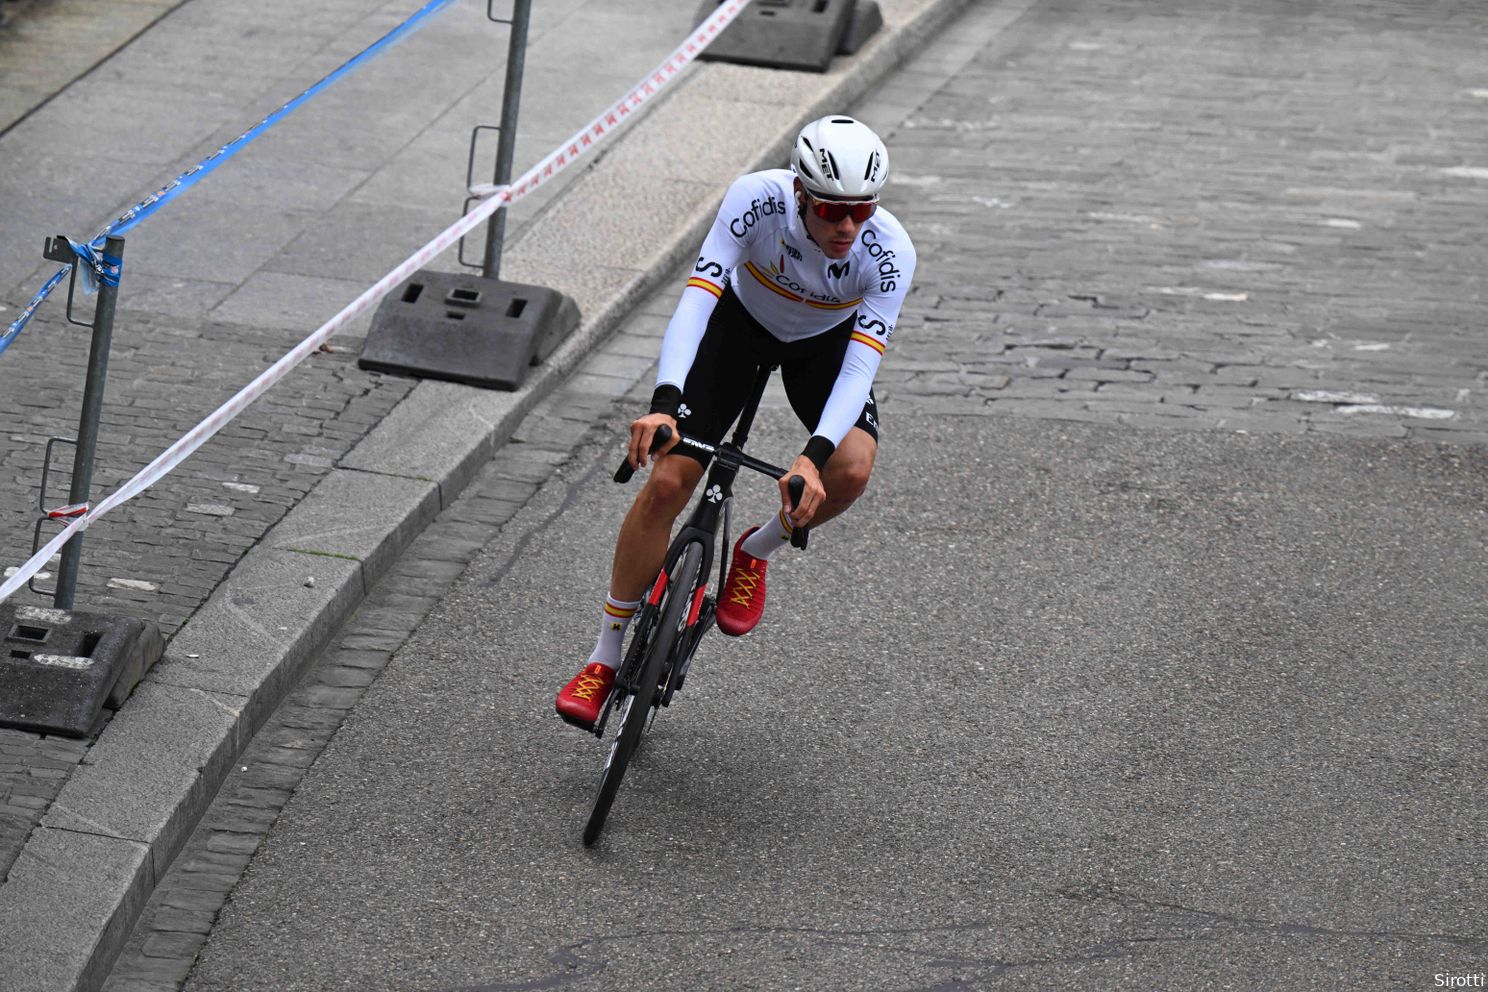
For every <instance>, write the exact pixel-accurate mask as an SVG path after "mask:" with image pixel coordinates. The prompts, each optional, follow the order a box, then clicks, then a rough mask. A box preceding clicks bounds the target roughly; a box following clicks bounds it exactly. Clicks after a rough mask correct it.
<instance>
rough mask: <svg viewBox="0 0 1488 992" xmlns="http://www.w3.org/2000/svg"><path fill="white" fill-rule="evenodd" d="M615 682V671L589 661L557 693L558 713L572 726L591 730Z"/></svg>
mask: <svg viewBox="0 0 1488 992" xmlns="http://www.w3.org/2000/svg"><path fill="white" fill-rule="evenodd" d="M614 684H615V670H614V669H613V668H609V667H606V666H605V665H601V664H600V663H599V662H597V661H591V662H590V663H589V664H587V665H585V666H584V670H583V671H581V672H580V673H579V674H577V675H575V676H574V677H573V680H572V681H570V682H569V683H568V685H566V686H564V687H563V689H562V690H561V691H560V692H559V693H558V715H559V716H561V717H563V719H564V720H566V721H567V722H569V723H571V724H573V725H574V726H575V727H583V728H584V729H585V730H593V729H594V721H596V720H598V719H599V711H600V710H601V709H602V708H603V707H604V704H605V700H606V699H608V698H609V696H610V688H611V687H612V686H614Z"/></svg>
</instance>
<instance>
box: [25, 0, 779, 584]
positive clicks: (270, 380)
mask: <svg viewBox="0 0 1488 992" xmlns="http://www.w3.org/2000/svg"><path fill="white" fill-rule="evenodd" d="M749 2H750V0H725V2H724V3H721V4H720V5H719V7H718V9H717V11H715V12H714V13H713V14H712V15H711V16H709V18H708V19H707V20H706V21H704V22H703V23H702V24H700V25H698V27H697V29H696V30H695V31H693V33H692V35H691V36H690V37H688V39H687V40H686V41H684V42H683V43H682V44H681V45H679V46H678V47H677V49H676V50H675V51H673V52H672V54H671V55H669V56H668V57H667V59H666V61H664V62H662V63H661V64H660V65H658V66H657V67H656V68H655V69H654V70H652V71H651V72H650V73H649V74H648V75H647V76H646V77H645V78H644V79H642V80H641V81H640V82H639V83H637V84H636V85H635V86H634V87H633V88H632V89H631V90H630V92H629V93H627V94H625V96H623V97H621V98H620V99H619V100H617V101H615V103H613V104H611V105H610V107H609V109H607V110H605V111H604V112H602V113H601V114H600V115H599V116H597V117H595V118H594V119H593V120H592V121H590V122H589V123H588V124H586V125H584V127H582V128H580V129H579V130H577V131H575V132H574V133H573V134H572V135H570V136H569V137H568V139H567V140H566V141H564V142H563V143H562V144H560V145H559V146H558V147H557V148H555V149H554V150H553V151H551V152H549V153H548V154H547V155H546V156H544V157H543V158H542V160H541V161H539V162H538V163H537V164H536V165H534V166H533V167H532V168H530V169H528V170H527V171H526V172H524V173H523V174H522V175H521V176H520V177H518V178H517V179H516V180H514V181H513V182H512V183H511V185H509V186H505V187H491V188H490V190H489V195H486V196H485V198H484V199H482V200H480V201H479V202H478V203H477V204H476V205H475V207H474V209H472V210H471V212H470V213H468V214H466V215H465V216H463V217H461V218H460V219H459V220H458V221H456V222H455V223H454V224H451V225H450V226H449V227H447V228H446V229H445V230H444V231H443V232H441V233H440V234H438V235H436V236H435V237H434V239H433V240H432V241H430V242H429V243H428V244H426V245H424V246H423V247H422V248H420V249H419V250H418V251H416V252H414V253H413V254H412V255H410V256H408V258H407V259H405V260H404V261H403V263H402V264H401V265H399V266H398V267H397V268H395V269H393V270H392V271H391V272H389V273H388V274H387V275H385V276H383V277H382V278H381V279H379V280H377V282H375V283H374V284H372V286H370V287H368V288H367V289H366V290H365V291H364V292H363V293H362V294H361V295H360V296H358V297H357V298H356V299H355V300H352V301H351V302H350V303H348V304H347V305H346V306H345V308H343V309H342V310H341V312H340V313H338V314H336V316H334V317H332V318H331V319H330V320H328V321H326V322H325V323H324V324H322V325H321V326H320V328H319V329H318V330H317V331H315V333H313V334H311V335H310V336H309V337H307V338H306V339H305V340H303V341H301V342H300V343H299V344H297V345H296V346H295V347H294V348H293V349H291V350H290V351H289V352H288V353H287V354H286V355H285V356H284V357H283V358H281V359H279V360H278V361H277V362H275V363H274V364H273V365H271V366H269V367H268V368H267V369H265V370H264V371H263V372H262V373H261V374H260V375H259V376H258V378H256V379H254V380H253V381H252V382H250V383H249V384H248V385H246V386H244V387H243V388H242V389H240V390H239V391H238V392H237V394H236V395H234V396H233V397H232V399H230V400H228V401H227V402H226V403H224V404H222V405H221V406H220V407H218V408H217V409H216V410H215V411H213V412H212V413H211V414H210V415H209V416H208V417H207V418H206V419H205V420H203V421H202V422H201V423H199V424H197V425H196V426H195V427H193V428H192V429H191V430H190V431H187V432H186V434H185V435H184V436H183V437H182V438H181V439H180V440H179V441H177V442H176V443H175V444H173V445H171V446H170V447H169V448H167V449H166V450H165V451H163V452H161V453H160V455H159V456H158V457H156V459H155V460H154V461H152V462H151V463H150V464H148V465H146V466H145V467H144V468H142V469H140V471H139V472H138V473H137V474H136V475H135V476H134V477H133V478H132V479H130V480H129V481H127V482H125V483H124V484H123V485H121V486H120V487H119V488H118V489H116V490H114V491H113V492H112V493H110V494H109V495H108V496H107V497H105V498H104V499H102V500H100V501H99V502H98V504H97V505H96V506H94V507H93V509H91V510H89V511H88V512H87V513H86V514H84V515H82V516H80V517H74V518H73V519H72V522H71V523H69V524H68V525H67V526H66V527H65V528H63V529H62V531H61V532H60V533H58V534H57V536H56V537H54V538H52V539H51V540H50V541H48V542H47V544H46V546H45V547H43V548H42V549H41V550H40V551H38V552H36V554H34V555H32V556H31V558H30V559H29V560H28V561H27V562H26V563H25V564H24V565H22V566H21V567H20V568H19V569H17V570H16V572H15V574H14V575H12V576H11V577H10V578H8V579H6V580H5V582H4V583H3V584H0V603H3V602H5V600H7V599H9V598H10V596H11V595H12V594H13V593H15V591H16V590H17V589H19V588H20V587H21V586H23V585H25V584H26V583H27V582H29V581H30V579H31V577H32V576H33V575H35V574H36V573H37V572H39V571H40V570H41V568H42V567H43V566H44V565H45V564H46V563H47V562H48V561H49V560H50V559H51V557H52V556H53V555H54V554H56V553H57V552H58V551H59V550H61V548H62V546H63V545H64V544H66V543H67V541H68V539H69V538H70V537H72V535H73V534H75V533H77V532H78V531H82V530H87V529H88V526H89V525H90V524H92V523H93V521H95V520H97V519H98V518H99V517H102V516H103V515H104V514H106V513H108V512H109V511H110V510H112V509H114V508H115V507H116V506H119V505H120V504H121V503H125V502H127V501H129V500H131V499H133V498H134V497H136V496H138V495H139V494H140V493H142V492H144V491H145V490H146V489H148V488H150V487H151V486H153V485H154V484H155V483H156V482H159V481H160V480H161V479H162V478H164V477H165V476H166V475H168V474H169V473H170V472H171V471H173V470H174V469H175V468H176V466H177V465H179V464H181V462H183V461H185V460H186V459H187V458H188V457H189V456H190V455H191V454H192V453H193V452H194V451H196V449H198V448H200V447H201V446H202V445H203V444H205V443H206V442H207V440H208V439H209V438H211V437H212V435H214V434H216V433H217V432H218V431H220V430H222V428H223V427H226V426H227V425H228V424H229V423H230V422H231V421H232V420H233V418H235V417H237V415H238V414H240V413H242V412H243V410H244V409H245V408H247V406H248V404H250V403H252V402H253V401H254V400H256V399H258V397H259V396H261V395H263V393H264V392H266V391H267V390H268V388H269V387H270V386H272V385H274V384H275V383H276V382H278V381H279V380H280V379H282V378H284V377H285V376H286V375H288V374H289V372H290V370H291V369H293V368H294V367H295V366H296V365H299V364H300V363H301V362H302V361H304V360H305V359H306V358H308V357H309V356H310V355H312V354H314V353H315V352H316V351H317V350H318V349H319V348H320V346H321V345H322V344H324V343H325V342H326V341H327V340H329V339H330V338H331V336H332V335H334V334H335V333H336V332H337V331H339V330H340V329H341V328H342V327H343V326H345V325H346V324H347V323H348V322H350V321H352V320H354V319H356V318H357V317H359V316H361V315H362V314H363V313H365V312H366V311H367V310H368V309H369V308H370V307H371V306H372V305H373V304H375V303H377V302H378V301H379V300H381V299H382V298H383V297H384V296H386V295H387V294H388V293H390V292H392V291H393V290H394V289H395V288H397V287H398V286H399V285H401V284H402V283H403V282H404V281H405V280H407V279H408V277H409V276H411V275H413V274H414V273H415V272H417V271H418V270H419V269H421V268H423V267H424V266H425V265H427V264H428V263H429V262H430V261H432V260H433V259H434V258H435V257H436V256H437V255H439V254H440V253H442V252H444V251H445V250H446V249H448V248H449V247H450V246H452V245H454V244H455V243H456V242H457V241H459V240H460V239H461V238H463V237H464V236H465V235H466V234H468V233H470V231H472V230H474V229H475V228H476V227H477V226H478V225H480V224H481V223H483V222H485V220H486V219H487V218H489V217H490V216H491V215H492V214H494V213H495V212H496V211H497V210H499V209H501V208H502V207H503V206H506V205H507V204H509V203H514V202H516V201H517V200H519V199H521V198H522V197H523V196H525V195H526V194H528V193H530V192H531V191H532V190H534V189H536V188H537V187H538V186H539V185H541V184H542V183H544V182H547V181H548V180H550V179H551V178H552V177H553V176H555V175H557V174H558V173H559V172H561V171H563V170H564V169H566V168H567V167H568V166H570V165H572V164H573V163H574V161H575V160H577V159H578V158H580V157H581V156H582V155H583V154H584V153H585V152H587V151H588V150H589V149H590V148H591V147H593V146H594V145H595V144H596V143H597V142H599V141H600V140H602V139H604V138H605V137H608V136H609V135H610V134H612V133H613V132H614V131H615V130H617V129H618V128H619V126H620V125H621V124H623V123H624V122H625V121H627V120H629V119H630V117H631V115H632V114H634V113H635V112H636V111H638V110H639V109H640V108H641V107H642V106H644V105H645V104H646V103H648V102H649V101H650V100H651V99H652V98H653V97H654V96H656V94H657V93H659V92H661V90H662V88H663V87H665V86H666V85H667V84H668V83H670V82H671V81H672V80H673V79H675V78H676V77H677V75H678V74H679V73H680V72H681V71H682V70H683V69H685V68H686V67H687V66H688V65H689V64H690V63H691V62H693V61H694V60H695V59H696V58H697V57H698V56H699V55H701V54H702V52H703V50H704V49H706V48H707V47H708V45H709V44H710V43H711V42H712V41H713V39H714V38H717V37H718V35H719V33H720V32H722V31H723V29H724V28H726V27H728V25H729V24H730V23H731V22H732V21H733V20H734V18H735V17H737V16H738V15H739V12H740V11H742V10H743V9H744V8H745V7H746V6H748V4H749Z"/></svg>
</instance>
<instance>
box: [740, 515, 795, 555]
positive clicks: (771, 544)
mask: <svg viewBox="0 0 1488 992" xmlns="http://www.w3.org/2000/svg"><path fill="white" fill-rule="evenodd" d="M790 539H791V522H790V518H789V517H787V516H786V515H785V510H783V509H782V510H781V511H780V512H779V513H777V514H775V516H774V517H773V518H772V519H771V520H770V521H769V522H768V523H766V524H765V525H764V526H763V527H761V528H760V529H759V530H757V531H755V532H754V533H753V534H750V535H749V536H748V537H746V538H745V539H744V553H745V554H746V555H748V556H749V557H751V558H762V559H764V560H765V561H769V560H770V556H771V555H773V554H774V553H775V552H777V551H779V550H780V549H781V548H783V547H785V546H786V544H788V543H789V542H790Z"/></svg>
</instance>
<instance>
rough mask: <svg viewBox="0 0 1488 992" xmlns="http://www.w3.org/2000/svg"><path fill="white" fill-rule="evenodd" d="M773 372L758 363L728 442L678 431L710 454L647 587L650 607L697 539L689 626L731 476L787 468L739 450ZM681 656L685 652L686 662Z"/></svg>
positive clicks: (797, 482) (625, 468)
mask: <svg viewBox="0 0 1488 992" xmlns="http://www.w3.org/2000/svg"><path fill="white" fill-rule="evenodd" d="M774 371H775V366H773V365H766V366H761V367H760V370H759V373H758V374H757V375H756V377H755V383H754V389H753V391H752V392H751V393H750V397H749V401H748V402H747V403H746V404H745V405H744V409H743V410H742V411H741V412H740V413H739V419H738V421H737V423H736V425H735V427H734V433H733V436H732V437H731V438H730V439H729V440H728V441H727V442H726V443H724V444H718V445H713V444H708V443H707V442H705V441H699V440H698V439H696V438H691V437H688V436H687V435H685V434H682V435H680V436H679V438H678V441H677V445H678V446H679V447H680V446H683V445H686V446H687V447H689V448H692V449H694V450H696V451H699V452H702V453H703V454H706V455H708V456H710V458H711V463H710V466H709V469H708V478H707V481H706V482H705V483H704V488H703V494H702V498H700V499H699V500H698V502H697V505H696V506H695V507H694V508H693V510H692V513H691V514H689V515H688V517H687V520H686V521H685V522H684V523H683V524H682V527H681V529H680V530H679V531H677V534H676V536H674V537H673V538H672V541H671V544H669V545H668V546H667V553H666V558H665V559H663V561H664V564H663V566H662V572H661V574H660V575H658V576H657V578H656V581H655V582H653V583H652V585H651V588H649V589H648V590H647V591H646V598H647V601H648V605H650V606H651V607H653V608H655V607H656V606H657V605H659V604H658V603H657V602H656V600H657V598H658V597H659V596H660V594H661V591H662V590H663V589H664V588H665V587H666V583H667V581H668V580H669V576H670V575H671V572H672V569H674V568H675V567H676V565H677V562H678V561H679V560H681V558H682V555H683V553H684V552H685V551H686V549H687V546H688V545H689V544H694V543H696V544H697V545H698V546H699V547H700V548H701V549H702V552H703V554H702V561H701V562H700V563H699V567H698V574H697V577H696V579H695V582H696V585H695V586H694V588H693V589H691V590H688V593H690V594H691V595H692V596H693V597H694V602H693V604H692V606H691V607H690V612H689V614H688V617H689V628H691V627H692V625H693V624H695V623H696V621H697V619H698V616H697V610H698V609H699V607H700V605H701V600H700V594H701V590H702V589H705V588H707V585H708V578H707V577H708V574H709V572H710V570H711V569H712V567H713V559H714V556H715V551H716V549H715V538H716V535H717V534H718V533H719V524H720V515H723V520H722V523H723V529H724V542H725V544H727V541H728V533H727V520H728V518H727V512H728V511H727V508H728V506H729V504H730V502H731V501H732V499H733V495H734V480H735V479H736V478H738V475H739V470H740V469H741V468H748V469H753V470H754V471H756V472H760V473H762V474H764V475H768V476H769V477H770V478H772V479H780V478H783V477H784V476H785V475H786V473H787V471H788V470H787V469H783V468H780V467H778V466H776V465H771V464H770V463H769V462H766V461H761V460H760V459H758V458H755V457H753V456H752V455H746V454H745V453H744V451H743V447H744V444H745V442H747V441H748V439H749V431H750V428H751V427H752V426H753V425H754V418H755V415H756V414H757V413H758V412H759V405H760V400H761V399H762V398H763V397H764V394H765V387H766V386H767V385H768V384H769V381H770V375H771V373H773V372H774ZM664 431H667V429H666V428H662V430H660V431H658V432H657V435H658V436H657V437H656V438H655V439H654V440H653V445H652V447H653V450H654V449H656V448H659V447H661V446H662V445H664V444H665V443H666V442H667V441H668V440H669V439H670V432H667V433H665V434H664V433H663V432H664ZM673 450H675V449H673ZM634 471H635V470H634V469H632V468H631V466H630V462H629V460H626V461H625V462H623V463H621V465H620V468H619V469H618V470H616V472H615V481H616V482H628V481H629V480H630V477H631V476H632V475H633V474H634ZM804 484H805V480H803V479H801V477H800V476H793V477H792V478H791V482H790V497H791V501H792V504H794V503H797V502H799V501H800V499H801V490H802V489H803V488H804ZM806 535H807V530H806V528H796V530H795V531H794V532H793V533H792V535H791V543H792V544H793V545H795V546H796V547H798V548H804V547H806ZM723 564H724V563H723V562H721V563H720V565H719V577H718V585H719V588H722V587H723V584H724V581H725V574H724V568H723ZM688 653H690V652H688ZM685 657H686V655H685V654H684V660H685ZM628 669H629V666H628V665H625V664H622V665H621V666H620V672H619V675H618V680H619V685H618V687H620V688H623V689H627V690H629V689H631V688H633V687H630V686H628V685H625V680H626V679H627V678H630V677H633V676H634V675H635V673H634V672H631V671H629V670H628ZM667 697H668V698H670V692H668V693H667ZM612 704H613V697H612V698H611V700H610V702H609V703H607V704H606V706H605V708H604V710H603V712H602V713H601V715H600V719H599V720H598V721H597V723H596V725H595V727H594V733H595V734H596V735H602V734H603V732H604V724H605V722H606V720H607V719H608V717H609V711H610V707H611V705H612Z"/></svg>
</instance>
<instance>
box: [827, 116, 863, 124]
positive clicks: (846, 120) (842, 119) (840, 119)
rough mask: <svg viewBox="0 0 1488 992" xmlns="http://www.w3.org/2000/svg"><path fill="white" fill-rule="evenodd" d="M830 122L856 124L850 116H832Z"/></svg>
mask: <svg viewBox="0 0 1488 992" xmlns="http://www.w3.org/2000/svg"><path fill="white" fill-rule="evenodd" d="M832 123H833V124H856V123H857V121H855V120H853V119H852V118H851V117H833V118H832Z"/></svg>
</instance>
